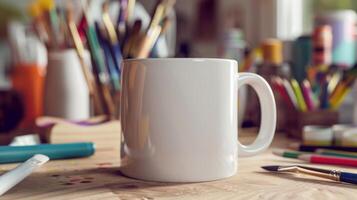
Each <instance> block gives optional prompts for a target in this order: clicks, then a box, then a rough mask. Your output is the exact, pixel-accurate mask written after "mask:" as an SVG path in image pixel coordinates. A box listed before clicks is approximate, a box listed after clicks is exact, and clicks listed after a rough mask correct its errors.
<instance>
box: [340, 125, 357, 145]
mask: <svg viewBox="0 0 357 200" xmlns="http://www.w3.org/2000/svg"><path fill="white" fill-rule="evenodd" d="M341 146H344V147H357V129H356V128H351V129H349V130H347V131H345V132H343V135H342V139H341Z"/></svg>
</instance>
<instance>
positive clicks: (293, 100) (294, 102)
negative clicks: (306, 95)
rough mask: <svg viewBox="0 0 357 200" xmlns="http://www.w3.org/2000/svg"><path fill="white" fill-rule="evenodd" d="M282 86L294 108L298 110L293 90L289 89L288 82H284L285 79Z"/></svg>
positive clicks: (284, 80)
mask: <svg viewBox="0 0 357 200" xmlns="http://www.w3.org/2000/svg"><path fill="white" fill-rule="evenodd" d="M283 85H284V88H285V90H286V92H287V93H288V95H289V97H290V100H291V102H292V103H293V104H294V107H295V108H297V109H298V110H299V109H300V107H299V105H298V102H297V99H296V96H295V93H294V90H293V88H292V87H291V85H290V83H289V81H288V80H286V79H283Z"/></svg>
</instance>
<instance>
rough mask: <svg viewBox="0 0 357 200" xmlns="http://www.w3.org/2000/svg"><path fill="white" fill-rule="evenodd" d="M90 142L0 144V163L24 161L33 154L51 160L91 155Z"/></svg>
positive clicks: (93, 150)
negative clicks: (25, 144) (23, 144)
mask: <svg viewBox="0 0 357 200" xmlns="http://www.w3.org/2000/svg"><path fill="white" fill-rule="evenodd" d="M94 152H95V147H94V144H93V143H92V142H82V143H66V144H39V145H29V146H0V163H15V162H24V161H26V160H27V159H29V158H31V157H32V156H34V155H35V154H43V155H46V156H48V157H49V158H50V159H51V160H58V159H68V158H81V157H88V156H91V155H93V154H94Z"/></svg>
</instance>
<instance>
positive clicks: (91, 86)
mask: <svg viewBox="0 0 357 200" xmlns="http://www.w3.org/2000/svg"><path fill="white" fill-rule="evenodd" d="M67 9H68V10H67V26H68V30H69V32H70V35H71V39H72V43H73V44H74V46H75V49H76V52H77V55H78V57H79V61H80V64H81V67H82V72H83V75H84V78H85V80H86V83H87V86H88V90H89V94H90V96H91V97H92V99H93V103H94V106H95V109H96V112H97V113H98V114H102V113H104V112H103V106H102V102H101V100H100V97H99V95H98V88H97V86H96V85H95V82H94V77H93V74H92V73H91V72H90V69H89V67H88V66H87V64H86V63H85V61H84V52H85V50H84V45H83V43H82V40H81V38H80V36H79V33H78V30H77V26H76V24H75V22H74V20H73V13H72V12H73V11H72V8H71V6H70V5H68V8H67Z"/></svg>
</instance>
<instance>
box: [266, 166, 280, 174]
mask: <svg viewBox="0 0 357 200" xmlns="http://www.w3.org/2000/svg"><path fill="white" fill-rule="evenodd" d="M262 168H263V169H265V170H267V171H274V172H277V171H279V165H269V166H262Z"/></svg>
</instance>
